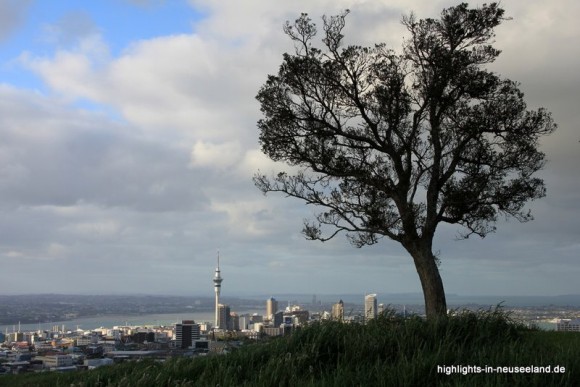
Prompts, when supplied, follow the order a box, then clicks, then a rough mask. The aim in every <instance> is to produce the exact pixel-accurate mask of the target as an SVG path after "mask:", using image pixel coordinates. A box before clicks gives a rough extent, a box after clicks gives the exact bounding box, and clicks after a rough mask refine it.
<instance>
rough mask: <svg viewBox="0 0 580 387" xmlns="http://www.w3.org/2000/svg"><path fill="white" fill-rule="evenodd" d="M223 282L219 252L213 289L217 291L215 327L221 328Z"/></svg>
mask: <svg viewBox="0 0 580 387" xmlns="http://www.w3.org/2000/svg"><path fill="white" fill-rule="evenodd" d="M222 281H223V278H222V276H221V271H220V252H219V250H218V253H217V267H216V268H215V274H214V277H213V287H214V291H215V327H216V328H220V326H219V304H220V293H221V288H222Z"/></svg>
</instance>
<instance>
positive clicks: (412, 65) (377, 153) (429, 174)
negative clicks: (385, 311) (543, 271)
mask: <svg viewBox="0 0 580 387" xmlns="http://www.w3.org/2000/svg"><path fill="white" fill-rule="evenodd" d="M347 14H348V11H345V12H344V13H342V14H340V15H337V16H332V17H329V18H328V17H324V18H323V22H324V23H323V38H322V48H319V47H316V45H315V37H316V35H317V28H316V25H315V24H314V23H313V22H312V20H311V19H310V18H309V17H308V15H307V14H302V15H301V16H300V17H299V18H298V19H297V20H296V21H295V22H294V23H292V24H291V23H286V25H285V27H284V32H285V33H286V35H287V36H288V37H289V38H290V39H292V41H294V43H295V52H294V53H292V54H288V53H286V54H284V56H283V62H282V64H281V66H280V69H279V71H278V74H277V75H270V76H268V78H267V81H266V83H265V84H264V85H263V86H262V87H261V89H260V90H259V92H258V95H257V99H258V101H259V102H260V104H261V111H262V114H263V118H262V119H261V120H260V121H259V122H258V128H259V130H260V143H261V146H262V150H263V152H264V153H265V154H266V155H268V156H269V157H270V158H271V159H273V160H276V161H284V162H286V163H288V164H289V165H292V166H297V167H299V169H300V170H299V172H297V173H295V174H289V173H286V172H280V173H279V174H278V175H276V176H272V177H268V176H266V175H263V174H260V173H258V174H257V175H256V176H255V177H254V182H255V184H256V186H257V187H258V188H259V189H260V190H262V191H263V192H264V193H267V192H282V193H284V194H286V195H287V196H291V197H295V198H299V199H302V200H304V201H305V202H306V203H308V204H313V205H316V206H318V207H320V208H321V210H322V211H321V212H319V213H318V214H317V215H316V217H315V219H313V220H312V221H307V222H306V223H305V225H304V229H303V232H304V234H305V235H306V237H307V238H309V239H313V240H321V241H325V240H328V239H330V238H332V237H334V236H335V235H337V234H338V233H339V232H341V231H344V232H346V233H347V236H348V238H349V239H350V241H351V242H352V243H353V244H354V245H355V246H357V247H362V246H364V245H370V244H374V243H376V242H377V241H378V240H379V239H381V238H383V237H387V238H390V239H392V240H394V241H397V242H399V243H401V245H402V246H403V247H404V248H405V249H406V250H407V251H408V252H409V253H410V255H411V256H412V258H413V261H414V263H415V267H416V269H417V272H418V274H419V278H420V280H421V284H422V288H423V293H424V295H425V305H426V312H427V315H428V316H436V315H442V314H444V313H446V301H445V293H444V290H443V284H442V281H441V278H440V275H439V269H438V258H436V257H435V255H434V254H433V251H432V250H433V246H432V244H433V237H434V235H435V232H436V229H437V226H438V225H439V224H440V223H449V224H455V225H460V226H462V229H463V230H464V232H463V234H462V235H463V236H464V237H468V236H469V235H471V234H476V235H479V236H481V237H483V236H485V235H486V234H487V233H489V232H492V231H494V230H495V224H496V221H497V220H498V217H499V216H501V215H505V216H508V217H514V218H516V219H518V220H519V221H522V222H525V221H528V220H531V219H532V217H531V214H530V212H529V211H528V210H526V209H525V204H526V203H527V202H528V201H530V200H533V199H537V198H541V197H543V196H544V195H545V192H546V191H545V186H544V182H543V181H542V180H541V179H540V178H538V177H536V176H535V175H534V174H535V172H537V171H538V170H540V169H541V168H542V167H543V166H544V163H545V158H544V154H543V153H542V152H541V151H540V150H539V149H538V147H539V139H540V138H541V137H542V136H543V135H547V134H549V133H551V132H552V131H553V130H554V129H555V128H556V125H555V123H554V122H553V120H552V118H551V115H550V113H549V112H547V111H546V110H545V109H543V108H540V109H536V110H530V109H528V108H527V106H526V103H525V101H524V95H523V93H522V92H521V91H520V89H519V84H518V83H517V82H514V81H511V80H509V79H503V78H502V77H500V75H498V74H496V73H494V72H492V71H490V70H488V69H487V68H486V65H488V64H489V63H491V62H493V61H494V60H495V59H496V58H497V56H498V55H499V54H500V51H499V50H497V49H496V48H494V47H493V46H492V43H493V42H492V40H493V37H494V28H495V27H497V26H498V25H499V24H500V23H501V22H503V21H504V20H506V19H505V17H504V10H503V9H502V8H500V7H499V6H498V4H496V3H492V4H489V5H485V4H484V5H483V6H482V7H480V8H469V7H468V5H467V4H465V3H463V4H460V5H458V6H455V7H451V8H448V9H444V10H443V11H442V13H441V16H440V18H439V19H429V18H428V19H417V18H416V16H415V15H413V14H411V15H409V16H406V17H403V20H402V23H403V24H404V26H405V27H406V28H407V30H408V32H409V38H408V39H407V40H405V41H404V42H403V48H402V50H400V52H396V51H395V50H392V49H389V48H388V47H387V46H386V45H385V44H377V45H375V46H373V47H361V46H356V45H349V46H344V44H343V39H344V36H343V31H344V28H345V26H346V17H347Z"/></svg>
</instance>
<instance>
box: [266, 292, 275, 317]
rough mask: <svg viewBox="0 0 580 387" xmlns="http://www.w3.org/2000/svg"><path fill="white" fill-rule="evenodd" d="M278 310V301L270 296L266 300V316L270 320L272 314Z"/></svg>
mask: <svg viewBox="0 0 580 387" xmlns="http://www.w3.org/2000/svg"><path fill="white" fill-rule="evenodd" d="M277 311H278V301H276V299H275V298H273V297H270V298H268V299H267V300H266V318H267V319H268V320H272V319H273V318H274V314H276V312H277Z"/></svg>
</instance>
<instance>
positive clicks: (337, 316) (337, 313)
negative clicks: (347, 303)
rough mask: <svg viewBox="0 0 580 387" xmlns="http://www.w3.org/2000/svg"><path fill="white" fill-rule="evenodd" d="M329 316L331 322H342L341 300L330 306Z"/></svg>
mask: <svg viewBox="0 0 580 387" xmlns="http://www.w3.org/2000/svg"><path fill="white" fill-rule="evenodd" d="M330 316H331V318H332V319H333V320H337V321H342V320H343V319H344V302H342V300H340V301H338V302H337V303H336V304H333V305H332V312H331V313H330Z"/></svg>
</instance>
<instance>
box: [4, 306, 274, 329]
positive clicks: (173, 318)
mask: <svg viewBox="0 0 580 387" xmlns="http://www.w3.org/2000/svg"><path fill="white" fill-rule="evenodd" d="M244 313H250V314H252V313H263V311H257V310H248V311H242V312H238V314H244ZM214 319H215V314H214V312H208V311H206V312H183V313H168V314H165V313H163V314H143V315H107V316H95V317H82V318H77V319H74V320H67V321H54V322H45V323H40V324H39V323H33V324H21V325H20V332H32V331H38V330H45V331H50V330H52V328H53V327H54V326H58V330H62V326H63V325H64V327H65V329H64V330H65V331H73V330H76V329H77V328H78V329H82V330H91V329H96V328H100V327H104V328H112V327H114V326H122V325H129V326H145V325H147V326H152V325H155V326H159V325H165V326H169V325H173V324H175V323H176V322H181V321H182V320H194V321H195V322H196V323H203V322H213V321H214ZM15 331H18V324H10V325H0V332H2V333H6V332H8V333H10V332H15Z"/></svg>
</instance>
